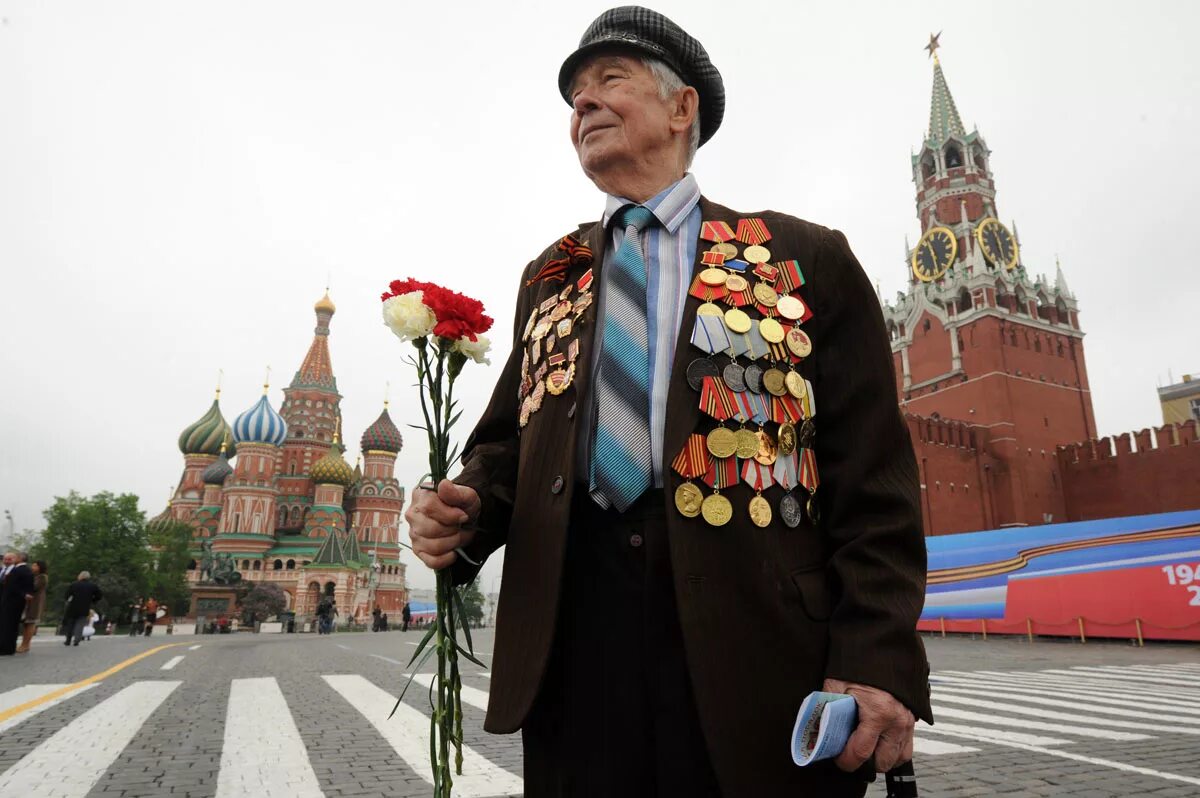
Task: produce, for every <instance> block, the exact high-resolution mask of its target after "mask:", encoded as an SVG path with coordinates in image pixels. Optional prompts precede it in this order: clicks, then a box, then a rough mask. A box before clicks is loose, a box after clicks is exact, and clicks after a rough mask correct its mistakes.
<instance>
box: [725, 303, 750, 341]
mask: <svg viewBox="0 0 1200 798" xmlns="http://www.w3.org/2000/svg"><path fill="white" fill-rule="evenodd" d="M725 326H726V327H728V328H729V329H731V330H733V331H734V332H735V333H738V334H739V335H740V334H742V333H748V332H750V317H749V316H747V315H746V312H745V311H744V310H739V309H738V308H730V309H729V310H727V311H725Z"/></svg>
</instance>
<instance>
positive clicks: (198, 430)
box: [179, 398, 230, 455]
mask: <svg viewBox="0 0 1200 798" xmlns="http://www.w3.org/2000/svg"><path fill="white" fill-rule="evenodd" d="M229 434H230V429H229V424H228V423H227V422H226V421H225V417H224V416H222V415H221V407H220V399H219V398H218V399H213V403H212V406H211V407H209V408H208V412H207V413H205V414H204V415H203V416H201V417H200V418H199V419H197V420H196V421H194V422H192V423H191V424H189V425H188V426H187V428H186V429H184V431H183V432H181V433H179V451H181V452H183V453H184V454H213V455H215V454H220V452H221V442H222V441H224V440H225V439H226V437H227V436H228V435H229Z"/></svg>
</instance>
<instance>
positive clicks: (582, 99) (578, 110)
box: [571, 83, 600, 117]
mask: <svg viewBox="0 0 1200 798" xmlns="http://www.w3.org/2000/svg"><path fill="white" fill-rule="evenodd" d="M571 106H572V107H573V108H574V109H575V115H576V116H579V117H582V116H583V115H584V114H586V113H587V112H588V111H594V110H596V109H597V108H599V107H600V101H599V100H598V99H597V97H596V94H595V92H594V91H592V87H591V84H590V83H584V84H583V85H582V86H580V87H579V92H578V93H577V94H576V95H575V99H574V100H572V101H571Z"/></svg>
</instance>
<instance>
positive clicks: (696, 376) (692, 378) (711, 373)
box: [687, 357, 720, 391]
mask: <svg viewBox="0 0 1200 798" xmlns="http://www.w3.org/2000/svg"><path fill="white" fill-rule="evenodd" d="M719 373H720V372H719V370H718V369H717V364H716V363H714V362H712V361H711V360H709V359H708V358H706V357H698V358H696V359H695V360H693V361H692V362H691V363H688V367H687V382H688V385H689V386H691V388H692V390H693V391H699V390H700V389H701V388H703V387H704V378H705V377H716V376H717V375H718V374H719Z"/></svg>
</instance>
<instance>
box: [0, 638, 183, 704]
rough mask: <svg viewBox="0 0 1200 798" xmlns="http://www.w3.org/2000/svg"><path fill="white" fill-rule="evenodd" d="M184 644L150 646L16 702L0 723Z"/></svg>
mask: <svg viewBox="0 0 1200 798" xmlns="http://www.w3.org/2000/svg"><path fill="white" fill-rule="evenodd" d="M184 645H187V643H167V644H166V645H162V646H157V647H156V648H152V649H150V650H149V651H143V652H142V653H141V654H137V655H136V656H132V657H130V658H129V659H127V660H125V661H124V662H118V663H117V664H116V665H113V666H112V667H111V668H109V669H108V670H106V671H101V672H100V673H97V674H96V675H95V676H89V677H87V678H86V679H84V680H83V681H80V682H75V683H74V684H68V685H67V686H66V687H60V688H58V689H57V690H52V691H50V692H49V693H46V694H45V695H44V696H39V697H38V698H34V699H32V700H30V701H26V702H25V703H24V704H18V705H17V706H15V707H12V708H11V709H6V710H4V711H3V712H0V723H3V722H4V721H6V720H8V719H9V718H11V717H14V716H16V715H20V714H21V713H22V712H25V711H26V710H29V709H33V708H34V707H36V706H41V705H42V704H44V703H46V702H47V701H53V700H54V699H56V698H59V697H60V696H64V695H66V694H67V693H69V692H71V691H72V690H78V689H79V688H80V687H85V686H86V685H89V684H94V683H96V682H98V681H100V680H101V679H105V678H107V677H109V676H112V675H113V674H114V673H116V672H117V671H120V670H124V669H125V668H128V667H129V666H130V665H132V664H133V663H135V662H138V661H140V660H143V659H145V658H146V657H149V656H150V655H152V654H157V653H158V652H160V651H163V650H164V649H168V648H174V647H175V646H184Z"/></svg>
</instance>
